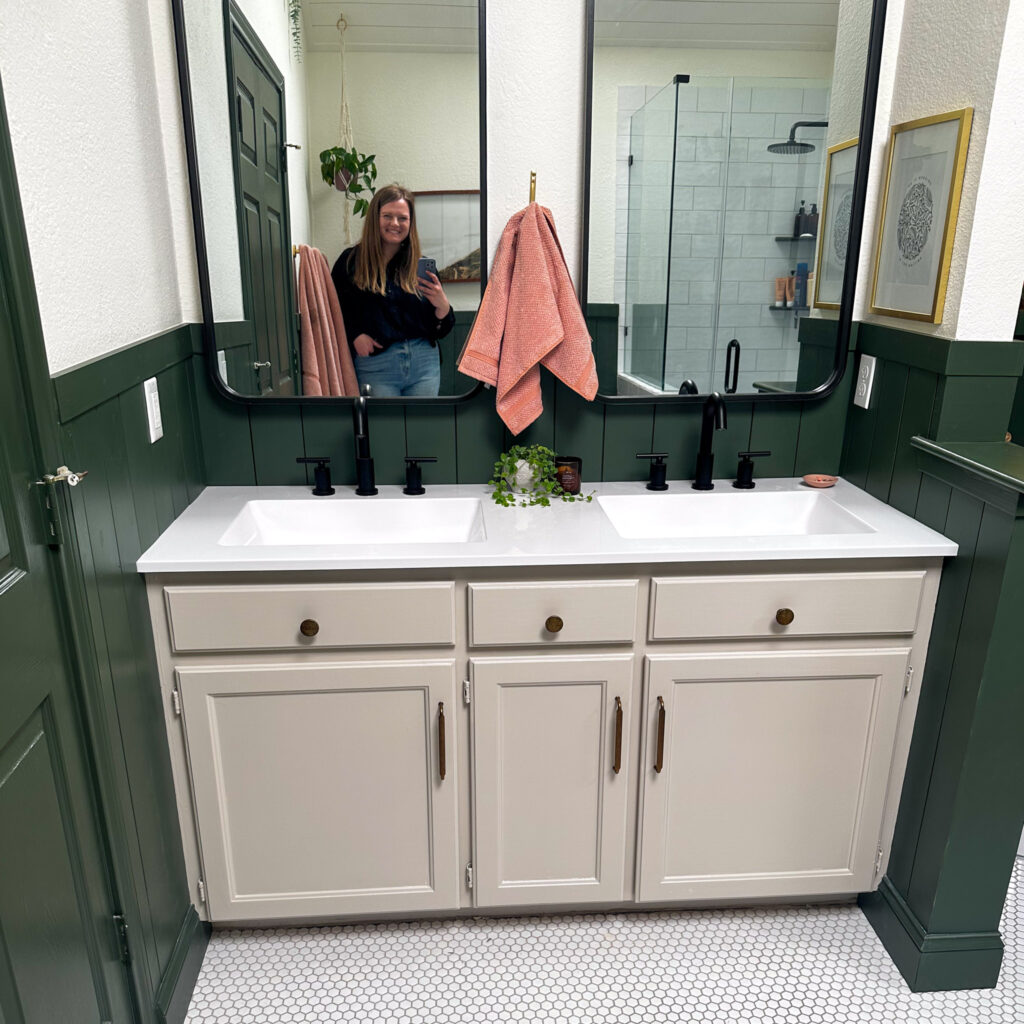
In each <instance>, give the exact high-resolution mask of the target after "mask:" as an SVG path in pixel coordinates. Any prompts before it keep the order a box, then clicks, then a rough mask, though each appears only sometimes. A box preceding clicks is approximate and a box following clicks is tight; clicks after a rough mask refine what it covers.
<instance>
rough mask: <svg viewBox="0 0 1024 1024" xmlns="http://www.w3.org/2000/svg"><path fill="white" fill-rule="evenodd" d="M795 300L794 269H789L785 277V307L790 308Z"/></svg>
mask: <svg viewBox="0 0 1024 1024" xmlns="http://www.w3.org/2000/svg"><path fill="white" fill-rule="evenodd" d="M794 302H796V271H795V270H791V271H790V272H789V277H787V278H786V308H787V309H792V308H793V303H794Z"/></svg>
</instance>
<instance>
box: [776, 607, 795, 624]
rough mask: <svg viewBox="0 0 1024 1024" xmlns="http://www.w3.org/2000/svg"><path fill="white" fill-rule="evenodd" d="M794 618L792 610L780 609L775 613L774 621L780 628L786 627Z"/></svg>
mask: <svg viewBox="0 0 1024 1024" xmlns="http://www.w3.org/2000/svg"><path fill="white" fill-rule="evenodd" d="M795 618H796V616H795V615H794V614H793V609H792V608H780V609H779V610H778V611H777V612H776V613H775V621H776V622H777V623H778V624H779V625H780V626H788V625H789V624H790V623H791V622H792V621H793V619H795Z"/></svg>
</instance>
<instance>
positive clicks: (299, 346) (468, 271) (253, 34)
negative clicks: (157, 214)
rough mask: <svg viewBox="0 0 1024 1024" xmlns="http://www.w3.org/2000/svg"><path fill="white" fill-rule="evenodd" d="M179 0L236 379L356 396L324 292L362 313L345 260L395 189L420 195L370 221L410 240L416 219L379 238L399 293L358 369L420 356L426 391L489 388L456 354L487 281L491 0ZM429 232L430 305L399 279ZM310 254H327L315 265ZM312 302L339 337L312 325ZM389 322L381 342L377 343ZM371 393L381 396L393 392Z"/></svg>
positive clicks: (206, 217)
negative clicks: (485, 39)
mask: <svg viewBox="0 0 1024 1024" xmlns="http://www.w3.org/2000/svg"><path fill="white" fill-rule="evenodd" d="M176 2H177V3H178V4H180V10H181V13H182V15H183V18H184V32H183V36H184V42H185V49H186V50H187V71H188V85H189V92H190V95H191V107H192V114H193V120H194V132H193V133H192V137H191V138H190V137H189V133H188V132H186V143H187V145H190V146H191V148H192V150H193V154H192V155H193V156H194V164H195V167H194V170H195V171H196V172H197V173H196V174H195V177H197V178H198V189H199V191H198V198H199V201H200V202H199V206H200V208H201V211H202V221H201V222H200V223H201V228H202V230H201V232H200V234H201V235H205V239H204V242H205V256H206V261H205V262H206V264H207V266H208V268H209V273H208V289H209V293H208V296H207V297H206V302H207V305H208V307H209V309H210V311H211V313H212V320H213V322H214V330H213V338H214V340H213V346H215V353H216V362H215V365H216V373H217V376H218V377H219V379H220V382H221V383H222V384H223V385H224V387H225V388H226V389H227V390H228V391H229V392H231V393H234V394H237V395H240V396H245V397H263V398H266V399H270V400H292V401H294V400H296V399H298V398H301V399H302V400H306V399H310V398H313V397H331V396H338V395H341V394H352V393H353V379H352V375H351V374H350V373H346V374H342V372H341V369H340V367H341V363H342V361H343V358H344V357H343V355H342V353H341V352H340V351H339V349H340V348H341V346H340V344H336V347H335V348H333V349H332V348H331V345H332V342H331V341H330V336H331V334H332V325H333V324H334V323H335V322H336V321H335V320H334V319H332V314H331V306H332V303H331V302H330V301H329V297H328V296H327V295H326V294H325V292H324V287H322V286H326V287H328V288H330V287H331V286H333V285H334V283H335V282H344V284H343V287H342V292H343V294H342V297H341V304H342V306H344V307H345V313H346V314H348V315H346V316H345V319H346V321H348V322H350V323H351V322H352V320H353V316H352V315H351V314H349V309H350V308H351V304H352V303H354V302H362V299H363V293H362V292H361V291H360V290H359V289H358V287H357V286H356V285H355V283H354V282H355V279H356V277H357V274H358V272H359V271H358V265H357V260H356V259H355V255H354V253H353V255H352V258H351V259H350V260H344V261H342V260H340V257H341V256H342V253H344V252H346V251H348V250H350V249H352V247H354V246H356V245H357V244H359V243H360V242H361V239H362V236H363V229H364V225H365V224H366V211H365V202H366V201H368V200H369V199H370V198H371V196H373V194H374V192H375V191H376V192H378V193H380V194H381V195H382V196H383V195H385V194H386V193H384V192H383V187H385V186H388V185H389V184H390V183H397V184H399V185H401V186H402V187H403V188H404V189H405V190H407V192H405V193H402V195H399V196H398V197H397V198H396V199H395V200H393V202H392V203H391V204H390V205H389V204H387V203H384V204H383V205H382V206H381V209H380V211H376V208H374V211H373V212H375V213H376V214H377V216H376V217H375V218H372V219H374V221H375V223H376V224H377V225H378V226H379V225H380V224H381V223H383V218H384V217H385V216H390V215H393V214H396V213H397V214H398V215H401V216H399V217H398V218H397V219H395V221H394V225H395V226H394V230H395V231H398V233H399V234H401V233H402V231H403V227H402V223H403V217H404V224H405V228H404V231H405V234H404V235H402V237H401V239H399V234H396V235H395V236H394V238H395V239H396V241H394V242H393V243H392V242H391V236H390V235H387V236H385V235H382V234H377V235H376V236H375V237H374V238H372V239H371V243H370V244H371V245H374V246H378V245H379V249H378V251H377V256H376V261H377V264H379V267H380V268H381V273H382V275H383V274H384V273H385V272H384V270H383V268H384V267H385V266H386V267H387V270H386V277H384V278H383V280H382V283H383V284H385V286H386V287H387V289H388V292H387V295H386V296H385V298H386V299H387V301H386V302H382V301H377V300H375V299H371V300H369V303H368V304H364V307H363V308H364V309H369V308H370V307H372V309H371V310H370V312H369V313H367V316H369V317H370V318H371V319H370V321H368V322H370V323H372V324H373V325H374V326H373V327H370V326H364V331H363V334H364V335H365V337H366V338H369V339H370V340H371V341H374V345H375V347H373V348H370V347H369V346H368V344H367V348H368V354H366V355H365V356H361V355H360V353H359V352H358V351H353V350H352V349H349V354H350V355H351V356H352V357H353V363H352V370H353V371H354V372H355V375H356V377H357V378H358V381H357V382H358V383H362V382H363V380H364V378H365V379H367V380H369V379H373V380H385V379H387V378H386V377H384V376H382V373H383V368H384V366H385V363H387V366H389V367H392V366H393V368H394V372H395V373H400V372H403V368H404V367H405V366H406V364H408V363H410V362H411V364H412V367H413V370H412V373H413V375H416V374H418V373H421V375H422V377H423V379H424V380H425V381H427V383H424V384H422V385H421V386H420V390H418V391H416V393H417V394H419V395H422V396H431V397H436V396H440V397H447V399H448V400H451V397H452V396H460V395H463V394H466V393H468V392H470V391H472V390H473V388H474V387H475V386H476V381H474V380H471V379H469V378H466V377H462V376H461V375H460V374H458V373H457V372H456V370H455V360H456V357H457V355H458V353H459V351H460V349H461V346H462V342H463V341H464V339H465V337H466V335H467V333H468V331H469V327H470V325H471V324H472V320H473V317H474V315H475V313H476V310H477V307H478V306H479V302H480V296H481V293H482V288H483V284H484V281H483V278H484V276H485V273H486V270H485V268H484V267H483V266H482V262H483V261H482V260H481V252H483V251H485V246H486V242H485V239H484V237H483V226H484V224H485V221H486V218H485V216H484V209H485V203H486V187H485V183H484V180H483V177H484V176H483V166H484V162H483V159H482V147H483V141H482V140H483V109H484V108H483V74H482V58H481V54H482V50H483V47H482V28H483V22H484V15H483V0H443V2H441V3H438V2H436V0H430V2H426V0H403V2H402V3H400V4H398V3H393V2H388V0H357V2H352V3H342V2H338V0H176ZM181 35H182V33H180V32H179V48H180V47H181ZM179 57H180V54H179ZM186 127H187V126H186ZM343 151H344V152H343ZM324 154H327V157H326V159H322V156H323V155H324ZM346 154H348V155H347V156H346ZM370 158H372V168H371V167H370V166H369V161H370ZM332 160H333V163H332V162H331V161H332ZM346 161H347V164H346ZM359 161H361V163H360V164H359V165H358V166H356V163H357V162H359ZM327 178H329V179H330V180H326V179H327ZM193 187H195V181H193ZM406 196H408V198H405V197H406ZM410 222H411V225H410ZM387 230H388V231H389V232H390V231H391V230H392V227H391V226H389V227H388V229H387ZM413 232H415V234H416V235H417V236H418V239H419V242H420V251H421V254H422V256H423V257H426V258H429V259H432V260H433V261H434V265H435V266H436V270H437V279H438V282H439V285H438V289H439V290H435V291H434V293H433V296H432V297H431V296H429V295H427V294H426V292H425V291H423V290H420V289H418V286H416V285H415V284H413V286H412V287H413V291H412V292H411V293H410V291H409V290H408V288H407V287H405V288H403V285H408V284H409V283H410V281H409V279H408V278H407V279H405V281H404V282H403V280H402V261H403V260H406V261H407V262H408V259H409V258H408V257H407V255H406V254H407V253H411V252H412V251H413V250H412V249H411V248H410V242H411V240H412V236H413ZM304 246H309V247H312V248H313V249H315V250H318V251H319V252H321V253H322V254H323V257H324V258H325V261H326V262H325V264H323V263H321V264H319V265H320V274H319V276H318V275H317V274H316V272H315V268H316V266H317V265H318V261H317V259H316V257H315V256H310V255H309V254H308V253H307V252H306V251H304V250H303V249H302V247H304ZM389 246H390V247H389ZM368 247H369V246H368ZM368 247H367V248H368ZM392 250H397V252H395V251H392ZM382 255H383V259H382ZM303 260H308V263H307V270H308V276H305V275H306V274H307V271H303V272H302V274H303V275H304V276H303V277H302V278H301V279H300V261H303ZM200 262H201V264H202V262H203V261H202V260H201V261H200ZM412 266H413V271H412V279H411V280H412V281H416V280H419V278H417V276H416V272H415V266H416V264H415V262H413V264H412ZM396 267H397V268H398V269H397V270H396ZM374 270H375V264H374V261H373V260H370V261H369V264H368V271H369V273H370V274H371V275H372V274H373V273H374ZM328 272H330V273H328ZM201 276H203V274H202V266H201ZM366 280H367V279H365V278H364V283H365V281H366ZM427 280H428V281H430V283H431V284H433V283H434V282H433V280H432V279H431V278H430V277H429V276H428V277H427ZM396 282H397V283H396ZM201 283H202V282H201ZM371 283H372V282H371ZM345 287H347V288H348V292H345V291H344V288H345ZM395 289H397V292H396V291H395ZM393 292H394V294H393ZM396 295H397V298H396V297H395V296H396ZM316 301H319V302H320V303H321V306H320V312H319V313H317V312H316V311H315V309H314V307H313V305H311V303H315V302H316ZM374 302H376V305H374ZM300 307H301V308H302V310H303V312H304V313H305V312H306V311H307V310H311V312H310V313H309V315H308V316H303V317H302V319H303V320H305V321H307V322H308V323H317V324H320V325H322V327H323V329H322V330H321V329H320V327H317V329H315V330H312V331H308V332H304V330H303V329H302V328H301V326H300V317H299V312H300ZM448 310H450V312H448ZM392 317H393V322H392V319H391V318H392ZM374 318H375V319H374ZM421 320H422V321H423V323H422V324H421V323H420V321H421ZM435 321H436V322H435ZM307 326H308V324H307ZM378 327H379V329H380V331H381V332H384V334H385V336H384V337H382V338H381V339H379V340H378V339H373V338H370V333H369V332H370V331H373V333H375V334H376V333H377V330H376V329H375V328H378ZM398 338H400V339H403V341H402V344H398V343H397V342H396V341H395V339H398ZM349 341H350V342H353V341H355V339H349ZM382 341H383V344H382ZM419 342H422V344H419ZM363 344H364V342H362V341H360V342H358V343H357V344H356V345H355V346H353V347H354V348H356V349H358V348H359V347H360V346H361V345H363ZM403 360H404V362H403ZM421 365H422V366H424V367H426V369H424V370H422V372H421V371H420V370H418V369H417V367H420V366H421ZM389 372H390V371H389ZM407 376H408V374H407ZM343 378H344V379H343ZM346 385H347V386H346ZM375 391H376V393H377V394H378V395H379V396H383V394H384V391H385V385H383V384H382V385H381V386H380V388H378V389H375ZM401 393H402V394H406V393H407V392H401Z"/></svg>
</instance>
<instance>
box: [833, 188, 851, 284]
mask: <svg viewBox="0 0 1024 1024" xmlns="http://www.w3.org/2000/svg"><path fill="white" fill-rule="evenodd" d="M852 216H853V191H852V190H848V191H847V192H846V194H845V195H844V196H843V198H842V199H841V200H840V202H839V206H838V207H837V208H836V218H835V226H834V227H833V229H832V256H833V258H834V259H835V261H836V263H838V264H839V266H841V267H843V266H846V250H847V246H848V245H849V244H850V220H851V218H852Z"/></svg>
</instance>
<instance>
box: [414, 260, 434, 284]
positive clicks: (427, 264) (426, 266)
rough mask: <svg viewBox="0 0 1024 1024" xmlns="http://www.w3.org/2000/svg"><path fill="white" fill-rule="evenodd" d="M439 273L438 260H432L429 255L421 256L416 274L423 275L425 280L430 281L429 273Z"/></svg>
mask: <svg viewBox="0 0 1024 1024" xmlns="http://www.w3.org/2000/svg"><path fill="white" fill-rule="evenodd" d="M436 273H437V260H432V259H430V258H429V257H427V256H421V257H420V258H419V262H418V263H417V264H416V276H417V277H422V278H423V280H424V281H429V280H430V278H429V277H427V274H436Z"/></svg>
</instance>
